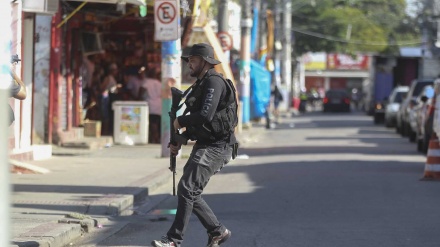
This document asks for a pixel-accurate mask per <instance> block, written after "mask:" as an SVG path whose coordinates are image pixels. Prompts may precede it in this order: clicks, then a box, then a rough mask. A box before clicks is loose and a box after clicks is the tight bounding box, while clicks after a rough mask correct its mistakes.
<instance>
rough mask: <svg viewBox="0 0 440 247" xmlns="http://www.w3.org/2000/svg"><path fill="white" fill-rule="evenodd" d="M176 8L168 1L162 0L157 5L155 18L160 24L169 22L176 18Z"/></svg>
mask: <svg viewBox="0 0 440 247" xmlns="http://www.w3.org/2000/svg"><path fill="white" fill-rule="evenodd" d="M176 14H177V11H176V8H175V7H174V5H173V4H171V3H170V2H163V3H161V4H160V5H159V7H158V8H157V11H156V15H157V17H158V18H157V19H158V20H159V21H160V22H161V23H162V24H169V23H171V22H173V20H174V18H176Z"/></svg>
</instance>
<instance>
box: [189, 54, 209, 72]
mask: <svg viewBox="0 0 440 247" xmlns="http://www.w3.org/2000/svg"><path fill="white" fill-rule="evenodd" d="M204 62H205V60H203V58H202V57H200V56H192V57H189V58H188V68H189V74H190V75H191V76H192V77H198V76H199V74H200V72H201V71H202V67H203V66H204V65H205V63H204Z"/></svg>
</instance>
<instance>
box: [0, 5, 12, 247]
mask: <svg viewBox="0 0 440 247" xmlns="http://www.w3.org/2000/svg"><path fill="white" fill-rule="evenodd" d="M0 16H3V18H6V19H5V20H4V21H2V22H0V27H1V30H3V31H2V35H0V116H2V117H0V164H2V166H1V167H2V170H1V171H0V219H1V220H0V246H9V245H10V239H11V230H10V229H11V224H10V221H11V219H10V217H11V215H10V195H11V184H10V182H9V174H10V172H11V171H10V167H9V162H8V142H7V140H8V136H9V128H8V121H9V120H8V117H5V116H9V114H8V113H7V110H8V109H7V106H8V98H9V97H8V96H9V84H8V83H7V82H11V80H12V79H11V75H10V74H9V70H10V63H9V61H10V60H11V51H10V48H11V40H12V30H11V18H12V17H11V2H10V1H0Z"/></svg>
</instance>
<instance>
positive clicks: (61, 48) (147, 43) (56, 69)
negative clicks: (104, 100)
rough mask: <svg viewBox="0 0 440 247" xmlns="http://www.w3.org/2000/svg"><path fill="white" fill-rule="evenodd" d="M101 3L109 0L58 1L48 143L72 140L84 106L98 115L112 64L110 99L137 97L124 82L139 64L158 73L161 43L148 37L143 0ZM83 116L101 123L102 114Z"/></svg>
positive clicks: (108, 131) (150, 22) (150, 30)
mask: <svg viewBox="0 0 440 247" xmlns="http://www.w3.org/2000/svg"><path fill="white" fill-rule="evenodd" d="M103 2H112V1H88V2H87V3H85V2H83V1H65V2H60V5H61V6H60V11H59V12H58V13H57V14H56V15H55V16H54V17H53V19H52V25H51V30H52V39H51V54H50V76H49V77H50V86H49V94H50V95H49V104H48V105H49V107H48V116H49V117H48V125H47V126H48V128H47V132H48V133H47V134H48V135H47V139H46V141H47V142H49V143H54V144H62V143H65V142H69V141H70V140H75V139H77V138H78V137H79V135H81V131H80V130H81V129H82V124H83V121H84V119H85V118H86V108H87V109H88V110H90V111H92V110H95V111H96V112H97V113H101V111H100V109H99V108H100V98H99V97H100V96H101V95H100V93H101V92H98V91H99V89H100V87H101V86H102V85H101V83H102V81H103V80H104V77H105V76H106V75H107V74H108V73H110V70H112V69H113V68H117V69H118V71H117V73H116V74H115V75H114V78H115V79H116V82H117V84H118V85H120V86H118V87H117V90H116V91H115V92H111V94H112V95H113V94H114V95H113V97H111V100H112V101H114V100H136V99H134V98H133V97H134V96H133V97H131V96H127V94H123V93H124V92H123V89H124V86H123V85H124V83H126V76H127V75H131V76H136V75H137V71H138V69H139V68H140V67H141V66H145V67H146V68H147V69H148V70H154V71H155V73H156V76H159V75H160V62H161V61H160V58H161V56H160V43H157V42H154V40H153V37H154V35H153V34H154V17H153V15H152V14H151V13H149V14H148V15H146V16H142V10H141V9H140V6H141V5H142V1H134V0H132V1H126V4H125V5H121V4H109V3H103ZM113 2H116V1H113ZM61 16H63V18H61ZM95 78H96V80H94V79H95ZM92 91H93V93H92ZM110 111H111V110H110ZM89 113H90V112H89ZM110 114H111V112H110ZM110 117H111V116H110ZM87 118H88V119H90V120H96V121H100V120H101V118H102V114H95V115H93V114H89V116H87ZM106 128H107V129H106V132H105V133H104V134H105V135H111V134H112V133H111V126H107V127H106Z"/></svg>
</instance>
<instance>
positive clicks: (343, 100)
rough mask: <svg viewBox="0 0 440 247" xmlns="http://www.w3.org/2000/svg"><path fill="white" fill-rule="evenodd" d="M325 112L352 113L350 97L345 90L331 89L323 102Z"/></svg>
mask: <svg viewBox="0 0 440 247" xmlns="http://www.w3.org/2000/svg"><path fill="white" fill-rule="evenodd" d="M322 103H323V110H324V112H328V111H344V112H350V95H349V94H348V92H347V91H346V90H345V89H330V90H328V91H327V92H326V93H325V97H324V99H323V100H322Z"/></svg>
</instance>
